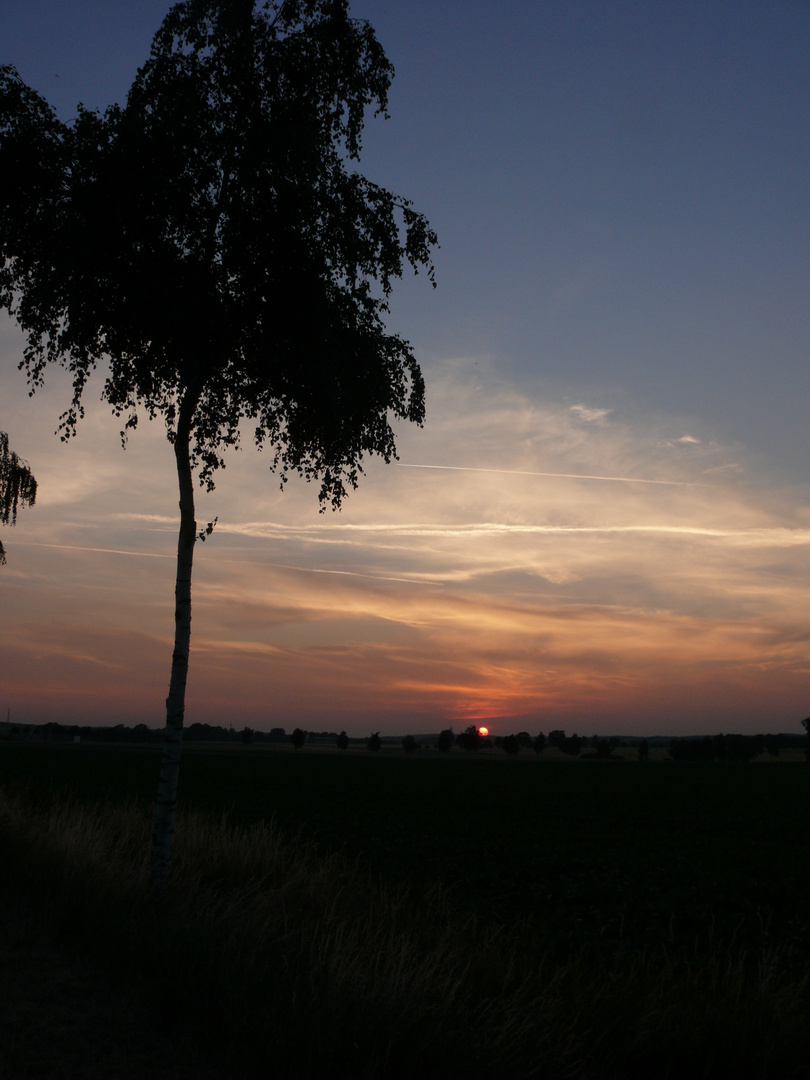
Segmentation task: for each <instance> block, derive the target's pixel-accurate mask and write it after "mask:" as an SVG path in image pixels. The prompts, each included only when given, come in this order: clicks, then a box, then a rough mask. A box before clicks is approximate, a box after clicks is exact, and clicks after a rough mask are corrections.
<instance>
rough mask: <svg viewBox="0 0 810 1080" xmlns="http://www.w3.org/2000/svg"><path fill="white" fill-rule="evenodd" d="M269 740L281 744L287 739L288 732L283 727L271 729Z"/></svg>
mask: <svg viewBox="0 0 810 1080" xmlns="http://www.w3.org/2000/svg"><path fill="white" fill-rule="evenodd" d="M269 738H270V739H271V740H272V741H273V742H281V741H282V740H283V739H286V738H287V732H286V731H285V730H284V728H283V727H274V728H270V736H269Z"/></svg>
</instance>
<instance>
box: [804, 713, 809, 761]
mask: <svg viewBox="0 0 810 1080" xmlns="http://www.w3.org/2000/svg"><path fill="white" fill-rule="evenodd" d="M802 727H803V728H804V730H805V731H806V732H807V749H806V750H805V751H804V756H805V758H806V759H807V760H808V761H810V716H807V717H805V719H804V720H802Z"/></svg>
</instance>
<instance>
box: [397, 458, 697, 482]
mask: <svg viewBox="0 0 810 1080" xmlns="http://www.w3.org/2000/svg"><path fill="white" fill-rule="evenodd" d="M395 464H396V465H398V466H399V467H400V469H449V470H452V471H453V472H481V473H507V474H508V475H510V476H555V477H557V478H559V479H562V480H609V481H611V482H612V483H618V484H665V485H666V486H668V487H705V485H704V484H698V483H695V482H694V481H692V480H641V479H640V478H639V477H637V476H589V475H588V474H586V473H565V472H530V471H528V470H526V469H477V468H474V467H473V466H471V465H412V464H410V463H409V462H404V461H397V462H395Z"/></svg>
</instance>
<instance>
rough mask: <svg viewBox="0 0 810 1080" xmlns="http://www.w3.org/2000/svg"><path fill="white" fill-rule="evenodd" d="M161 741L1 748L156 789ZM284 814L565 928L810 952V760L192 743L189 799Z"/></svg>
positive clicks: (357, 852) (389, 874)
mask: <svg viewBox="0 0 810 1080" xmlns="http://www.w3.org/2000/svg"><path fill="white" fill-rule="evenodd" d="M157 763H158V757H157V754H156V752H154V751H144V750H137V749H131V750H130V749H109V748H102V747H83V746H67V747H57V748H48V747H44V748H43V747H25V746H13V745H6V746H3V747H2V748H0V784H2V783H7V782H8V781H12V780H25V781H27V782H30V783H32V784H35V785H36V786H37V788H39V789H40V790H41V791H42V792H43V793H44V792H46V791H51V790H58V789H60V788H68V789H69V790H70V792H71V793H72V795H73V796H74V797H76V798H77V799H80V800H96V799H99V798H112V799H120V798H124V797H133V796H134V797H135V798H136V799H138V800H142V801H143V802H144V804H146V805H148V804H149V803H150V802H151V800H152V798H153V795H154V788H155V783H156V780H155V777H156V774H157ZM184 807H188V808H194V809H198V810H204V811H214V812H215V813H217V814H221V813H223V812H224V813H226V814H227V816H228V820H229V822H230V823H232V824H235V825H244V824H250V823H253V822H256V821H261V820H270V819H275V821H276V822H277V823H278V824H279V825H280V826H281V828H282V830H283V831H284V832H285V833H287V834H290V833H298V832H299V831H301V832H302V834H303V836H304V837H305V838H306V839H310V840H314V841H315V842H316V843H317V844H318V845H319V846H320V847H322V848H324V849H326V850H329V851H334V850H340V851H345V852H346V853H347V854H348V855H349V856H350V857H352V858H355V857H356V858H358V859H359V860H360V861H361V862H362V864H363V865H364V866H366V867H368V868H369V869H371V870H372V871H374V872H375V873H379V874H381V875H382V876H383V877H384V878H386V879H387V878H390V879H393V880H409V881H412V880H418V881H420V882H431V881H441V882H442V883H443V884H444V885H445V886H447V887H448V888H449V890H450V892H451V895H452V896H453V898H454V899H455V900H456V901H457V902H459V903H460V904H462V905H464V906H471V907H474V908H475V909H476V910H477V911H479V912H484V913H486V914H487V916H489V917H492V918H497V919H499V920H501V919H507V920H508V919H512V918H519V917H524V916H532V917H533V918H534V919H536V920H538V921H539V922H540V923H541V924H543V925H546V926H547V927H548V929H549V930H550V931H552V932H553V934H554V936H555V937H557V938H558V939H559V937H560V936H561V935H562V936H564V937H565V938H567V939H569V940H571V941H573V942H574V943H576V942H577V941H578V939H579V938H580V937H581V936H583V935H584V936H586V937H588V938H589V939H594V938H596V939H598V940H602V941H605V942H618V941H624V942H625V943H626V944H632V945H642V944H646V945H654V944H656V943H658V942H660V941H662V940H667V941H668V942H670V943H672V942H673V941H676V942H677V943H678V944H679V945H680V946H682V947H683V948H688V947H690V945H692V944H694V942H695V939H696V938H701V937H704V936H705V935H707V934H713V935H715V936H716V935H718V934H720V935H723V936H726V935H734V936H736V937H737V938H738V939H740V937H741V936H742V937H744V938H745V939H746V940H747V941H749V942H750V943H751V944H754V943H759V944H764V943H766V942H768V941H773V940H775V939H776V940H780V941H784V940H790V942H791V944H792V946H793V947H794V949H795V950H796V951H797V952H799V951H801V952H802V953H805V952H806V953H807V956H808V958H810V829H809V828H808V823H809V822H810V769H808V768H807V767H806V766H805V765H804V763H803V762H801V761H781V762H773V761H763V762H762V763H751V764H725V763H705V764H693V763H677V764H674V763H671V762H666V761H650V762H646V763H638V762H634V761H630V760H628V761H610V762H602V761H579V762H577V761H570V760H553V759H552V755H547V756H545V757H544V758H541V759H540V760H539V761H538V760H536V759H535V758H534V755H533V754H532V755H531V757H529V756H528V755H527V756H525V757H523V758H518V759H516V760H508V759H504V757H503V755H500V754H499V755H497V757H487V756H484V755H478V756H477V755H474V754H467V753H464V752H463V751H454V752H453V753H452V754H451V755H449V756H448V757H444V756H439V755H438V754H436V753H434V752H423V753H421V754H419V755H416V756H413V757H412V756H408V755H404V754H402V753H401V752H400V753H397V752H395V751H391V752H389V754H384V753H383V754H377V755H373V754H369V753H368V752H366V751H360V750H357V751H352V752H349V753H347V754H339V753H330V752H323V751H321V752H318V751H315V750H312V749H310V748H307V749H305V750H303V751H301V752H300V753H294V752H292V751H290V750H288V749H287V748H284V749H282V750H264V749H250V748H232V749H227V750H222V749H220V748H217V749H212V750H205V749H202V750H201V749H197V748H190V749H186V750H184V757H183V764H182V770H181V787H180V810H181V812H182V809H183V808H184Z"/></svg>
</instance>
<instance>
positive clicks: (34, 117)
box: [0, 0, 436, 892]
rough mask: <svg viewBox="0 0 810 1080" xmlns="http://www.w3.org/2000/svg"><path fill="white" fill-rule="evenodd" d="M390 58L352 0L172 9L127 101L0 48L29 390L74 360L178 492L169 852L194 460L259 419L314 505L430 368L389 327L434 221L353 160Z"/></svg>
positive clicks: (14, 265)
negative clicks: (148, 434)
mask: <svg viewBox="0 0 810 1080" xmlns="http://www.w3.org/2000/svg"><path fill="white" fill-rule="evenodd" d="M392 75H393V69H392V66H391V64H390V62H389V61H388V59H387V58H386V56H385V53H384V51H383V49H382V47H381V46H380V44H379V43H378V41H377V39H376V36H375V34H374V31H373V29H372V27H371V26H370V25H369V24H368V23H367V22H365V21H362V20H356V19H353V18H351V17H350V15H349V12H348V3H347V0H275V2H272V0H271V2H255V0H186V2H184V3H179V4H176V5H175V6H174V7H173V8H172V9H171V10H170V12H169V13H168V15H167V16H166V18H165V20H164V22H163V23H162V25H161V27H160V29H159V30H158V32H157V34H156V36H155V38H154V41H153V43H152V48H151V53H150V55H149V58H148V59H147V61H146V63H145V64H144V65H143V67H142V68H141V69H140V70H139V71H138V74H137V76H136V78H135V81H134V83H133V84H132V87H131V88H130V91H129V93H128V95H127V99H126V102H125V104H124V105H123V106H119V105H113V106H111V107H110V108H108V109H106V111H104V112H96V111H89V110H87V109H85V108H83V107H82V106H81V105H79V106H78V108H77V111H76V116H75V118H74V119H73V120H71V121H70V122H68V123H64V122H62V121H61V120H60V119H59V118H58V117H57V116H56V114H55V112H54V110H53V109H52V108H51V107H50V106H49V105H48V103H47V102H46V101H45V100H44V99H43V98H42V97H41V96H40V95H39V94H38V93H37V92H35V91H34V90H33V89H31V88H30V87H28V86H26V85H25V84H24V83H23V81H22V80H21V79H20V77H19V75H18V73H17V72H16V70H15V69H14V68H13V67H10V66H5V67H3V68H0V255H2V258H0V305H2V306H3V307H5V308H6V309H7V310H8V311H9V312H10V314H11V316H12V317H13V319H15V320H16V322H17V323H18V324H19V326H20V327H21V328H22V330H23V331H24V333H25V335H26V344H25V348H24V353H23V357H22V360H21V365H20V366H21V367H22V368H24V369H25V371H26V372H27V377H28V380H29V383H30V386H31V388H32V390H36V389H37V388H38V387H39V386H40V385H41V384H42V382H43V379H44V376H45V372H46V369H47V367H48V366H49V365H50V364H58V365H60V366H62V367H63V368H66V369H67V370H68V371H70V372H71V374H72V378H73V396H72V400H71V401H70V403H69V404H68V407H67V409H66V411H65V412H64V414H63V415H62V416H61V417H60V420H59V429H58V430H59V433H60V434H61V436H62V438H63V439H68V438H70V437H71V436H72V435H73V434H74V433H75V430H76V425H77V423H78V422H79V420H80V419H81V417H82V415H83V409H82V400H83V393H84V390H85V387H86V384H87V382H88V380H89V379H90V377H91V375H92V374H93V372H94V371H95V369H96V368H98V367H103V370H104V375H103V378H104V382H103V390H102V396H103V398H104V399H106V401H107V402H109V404H110V405H111V406H112V409H113V411H114V413H115V415H116V416H118V417H120V418H121V419H122V440H123V441H124V442H125V441H126V438H127V435H128V433H130V432H132V431H133V430H134V429H135V428H136V426H137V424H138V422H139V419H140V418H141V417H142V416H144V415H145V416H146V417H148V418H149V419H155V418H157V417H159V418H162V420H163V421H164V423H165V425H166V432H167V435H168V439H169V442H170V443H171V445H172V450H173V454H174V461H175V467H176V471H177V479H178V485H179V497H180V529H179V536H178V546H177V579H176V589H175V641H174V652H173V655H172V663H171V677H170V685H169V694H168V698H167V701H166V729H165V738H164V749H163V758H162V765H161V772H160V781H159V791H158V799H157V807H156V813H155V825H154V834H153V846H152V885H153V889H154V890H155V891H157V892H160V891H162V889H163V888H164V887H165V883H166V881H167V875H168V870H169V860H170V850H171V840H172V834H173V829H174V809H175V800H176V793H177V778H178V768H179V758H180V744H181V733H182V727H183V717H184V707H185V691H186V678H187V672H188V660H189V643H190V630H191V573H192V560H193V554H194V547H195V543H196V541H197V540H198V539H200V538H204V536H205V534H206V532H210V529H211V527H212V526H211V524H209V526H208V528H207V529H200V528H199V527H198V524H197V522H196V518H195V507H194V490H195V479H196V481H198V482H199V483H201V484H203V485H205V486H206V487H207V488H208V489H209V490H210V489H212V488H213V486H214V479H215V475H216V473H217V470H218V469H219V468H221V467H222V466H223V464H224V462H223V456H222V455H223V451H224V450H225V449H226V448H227V447H231V446H235V445H236V444H237V443H238V442H239V440H240V436H241V431H240V424H242V422H243V421H245V420H249V421H251V422H252V426H253V440H254V441H255V443H256V445H257V446H258V447H259V448H262V447H267V448H269V450H270V467H271V469H272V470H274V471H275V473H276V475H277V477H278V478H279V479H280V482H281V484H282V486H283V484H284V483H285V482H286V480H287V478H288V476H289V475H290V474H299V475H300V476H302V477H303V478H304V479H305V480H307V481H315V482H316V484H317V485H318V491H319V500H320V503H321V509H324V508H325V507H329V506H331V507H333V508H338V507H339V506H340V505H341V502H342V500H343V499H344V498H345V497H346V495H347V492H348V491H350V490H351V489H352V488H354V487H356V485H357V483H358V478H359V476H360V475H361V473H362V470H363V464H364V460H365V457H366V456H367V455H371V454H376V455H379V456H380V457H382V458H383V460H384V461H386V462H389V461H390V460H391V459H392V458H394V457H395V456H396V447H395V441H394V433H393V429H392V426H391V424H392V421H393V420H394V419H396V418H399V419H404V420H408V421H413V422H415V423H417V424H421V423H422V422H423V419H424V383H423V378H422V374H421V372H420V369H419V366H418V364H417V362H416V359H415V357H414V354H413V351H412V349H411V347H410V345H409V343H408V342H407V341H406V340H404V339H402V338H401V337H399V336H397V335H396V334H393V333H389V332H388V331H387V329H386V327H385V324H384V317H385V315H386V314H387V311H388V307H387V301H388V297H389V295H390V292H391V288H392V283H393V282H394V279H396V278H398V277H401V275H402V273H403V270H404V268H405V266H406V265H410V266H411V267H412V268H413V270H414V271H417V270H419V269H423V270H425V271H426V272H427V274H428V276H429V278H430V280H431V281H433V267H432V263H431V249H432V247H433V246H434V245H435V243H436V236H435V234H434V232H433V231H432V229H431V228H430V226H429V224H428V222H427V221H426V219H425V218H424V217H423V216H422V215H421V214H419V213H417V212H416V211H415V210H414V209H413V207H412V205H411V203H410V202H409V201H408V200H406V199H403V198H400V197H398V196H396V195H395V194H393V193H391V192H389V191H388V190H386V189H384V188H382V187H380V186H378V185H377V184H375V183H373V182H372V181H371V180H369V179H367V178H366V177H364V176H363V175H362V174H360V172H359V171H358V170H357V166H356V162H357V161H358V159H359V155H360V150H361V135H362V131H363V126H364V122H365V120H366V118H367V115H368V114H369V112H371V113H373V114H374V115H383V116H385V115H386V109H387V95H388V89H389V86H390V82H391V78H392Z"/></svg>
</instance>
